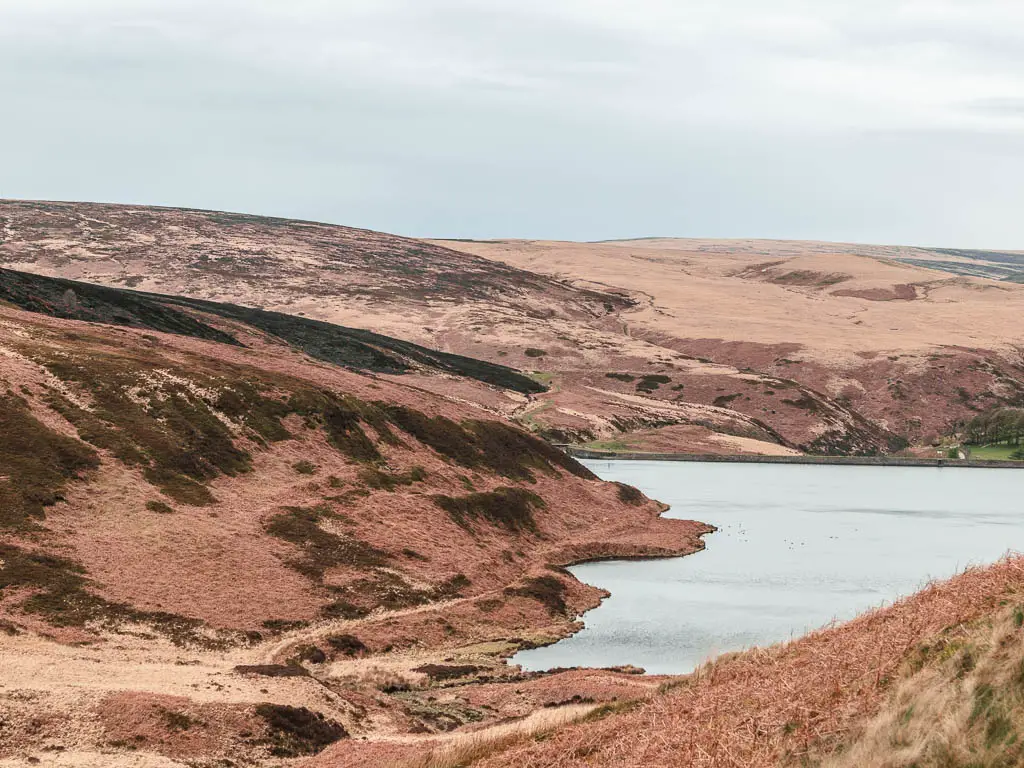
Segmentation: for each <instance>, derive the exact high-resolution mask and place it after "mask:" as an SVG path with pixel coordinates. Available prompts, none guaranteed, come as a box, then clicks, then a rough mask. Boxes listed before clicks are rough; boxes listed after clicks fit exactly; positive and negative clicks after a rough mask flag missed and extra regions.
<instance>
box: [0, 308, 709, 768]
mask: <svg viewBox="0 0 1024 768" xmlns="http://www.w3.org/2000/svg"><path fill="white" fill-rule="evenodd" d="M76 301H77V300H76ZM197 317H198V315H197ZM200 319H201V320H202V321H203V322H205V323H213V324H214V325H217V327H218V328H220V329H221V330H223V331H224V332H228V331H230V333H231V334H232V335H233V336H234V338H235V339H237V340H238V341H239V342H240V343H239V344H226V343H218V342H216V341H211V340H205V339H202V338H194V337H191V336H187V335H181V334H172V333H161V332H156V331H151V330H147V329H146V328H127V327H114V326H110V325H104V324H100V323H87V322H80V321H74V320H67V319H58V318H52V317H48V316H45V315H42V314H36V313H29V312H25V311H20V310H16V309H12V308H10V307H9V306H6V305H4V304H2V303H0V436H2V439H0V666H2V669H3V675H2V676H0V760H5V759H7V760H10V761H12V762H11V764H14V765H29V764H36V763H37V762H38V761H40V760H42V761H43V762H44V763H47V764H54V765H59V764H66V765H76V766H91V765H95V766H107V765H133V766H148V765H153V766H165V765H185V764H186V763H187V762H188V761H199V762H200V763H201V764H213V763H215V762H216V761H220V760H231V761H236V764H245V765H262V764H278V763H279V762H280V759H281V758H287V757H296V756H302V755H308V754H313V753H316V752H318V751H320V750H322V749H323V748H325V747H326V746H327V745H328V744H330V743H334V742H338V741H339V740H340V741H341V742H342V743H343V744H344V745H347V744H349V742H351V741H354V740H356V739H359V738H361V737H368V738H371V739H381V738H393V739H399V738H405V737H408V736H409V735H410V734H416V733H428V734H429V733H433V732H436V731H445V730H448V729H452V728H457V727H459V726H462V725H463V724H465V723H470V722H487V721H489V720H492V719H495V718H501V717H505V716H508V714H509V709H508V708H509V707H510V706H519V707H527V708H529V707H531V706H537V707H539V706H542V704H543V703H545V698H544V697H545V696H546V695H547V694H545V692H544V689H542V688H541V689H537V691H536V692H535V693H529V692H528V693H527V694H525V695H523V696H519V695H517V696H514V697H510V696H504V695H501V694H499V693H496V694H495V695H494V703H491V704H486V705H485V700H482V701H481V702H479V703H477V704H471V703H460V702H449V703H443V702H442V703H437V702H436V701H435V700H436V699H437V695H436V694H435V693H434V690H435V688H440V687H443V686H444V685H448V684H449V683H448V681H449V680H451V679H460V678H461V679H467V678H473V677H477V676H483V677H489V678H492V682H491V685H492V686H494V687H496V688H497V689H498V690H499V691H500V690H503V689H502V686H503V685H515V686H517V687H518V686H519V685H522V684H525V683H529V680H525V681H524V680H519V679H518V677H517V675H516V674H515V673H514V671H510V670H509V669H508V668H507V667H505V666H504V664H503V663H502V661H501V660H502V657H503V656H504V655H507V654H510V653H513V652H514V651H515V650H516V649H517V648H519V647H522V646H528V645H530V644H531V643H535V642H544V641H548V640H551V639H554V638H557V637H560V636H562V635H564V634H566V633H568V632H571V631H573V630H574V628H576V624H575V623H574V619H575V617H576V615H577V614H578V613H579V612H581V611H582V610H584V609H586V608H588V607H591V606H593V605H595V604H596V602H597V600H598V599H599V598H600V596H601V594H600V592H599V591H598V590H595V589H592V588H589V587H586V586H584V585H582V584H580V583H579V582H577V581H576V580H575V579H573V578H572V577H571V576H569V575H568V574H567V573H566V572H565V571H563V570H562V569H561V568H560V567H559V566H560V565H562V564H566V563H569V562H573V561H576V560H581V559H586V558H590V557H597V556H619V555H627V556H628V555H640V554H669V553H685V552H689V551H692V550H694V549H695V548H699V547H700V546H701V543H700V541H699V536H700V535H701V534H702V533H704V532H706V531H707V530H708V529H707V528H706V527H705V526H703V525H701V524H697V523H687V522H678V521H668V520H662V519H660V518H659V517H658V515H659V512H660V509H661V507H660V506H659V505H657V504H655V503H654V502H651V501H649V500H646V499H643V498H640V499H634V498H633V497H632V496H629V495H628V494H624V492H623V491H622V489H620V488H619V487H617V486H616V485H614V484H610V483H603V482H600V481H598V480H596V479H594V478H593V477H592V475H590V473H589V472H588V471H587V470H585V469H584V468H583V467H581V466H580V465H578V464H576V463H575V462H574V461H572V460H571V459H568V457H566V456H565V455H564V454H562V453H561V452H560V451H557V450H556V449H554V448H552V447H550V446H549V445H548V444H546V443H544V442H543V441H540V440H538V439H536V438H533V437H531V436H529V435H527V434H526V433H524V432H522V431H521V430H519V429H517V428H515V427H513V426H512V425H510V424H509V423H508V422H506V421H504V420H503V419H502V418H501V417H500V415H498V414H497V413H496V412H495V411H492V410H486V409H484V408H482V407H481V406H478V405H476V406H474V405H467V404H465V403H463V402H460V400H459V397H458V390H457V389H456V390H455V391H456V396H455V397H453V398H444V397H441V396H438V395H434V394H431V393H430V392H429V391H428V388H427V387H426V386H424V385H425V384H431V383H434V382H444V381H447V382H450V383H452V384H458V379H455V378H453V377H452V376H451V375H441V374H438V373H436V372H431V371H411V372H409V373H406V374H404V375H401V376H397V375H396V376H384V375H375V374H371V373H359V372H356V371H354V370H346V369H343V368H341V367H338V366H335V365H331V364H329V363H326V362H323V361H318V360H314V359H311V358H309V357H307V356H305V355H304V354H301V353H300V352H299V351H298V350H296V349H294V348H290V347H288V346H286V345H283V344H282V343H281V342H280V340H278V339H274V338H270V337H268V336H266V335H265V334H263V333H261V332H258V331H256V330H254V329H251V328H248V329H247V328H246V327H245V326H243V325H242V324H240V323H237V322H232V323H226V322H224V321H222V319H221V318H216V317H212V316H203V317H201V318H200ZM211 327H212V326H211ZM476 387H477V388H478V389H479V391H483V389H484V388H485V387H484V385H483V384H480V383H479V382H477V384H476ZM434 388H437V389H441V388H443V386H442V385H441V384H434ZM490 389H491V391H492V393H493V397H494V399H495V400H499V399H500V398H502V397H504V395H503V394H502V393H501V392H500V391H499V390H497V388H494V387H492V388H490ZM474 391H476V390H474ZM608 677H609V679H610V678H614V677H615V675H614V674H611V673H610V674H609V676H608ZM620 677H628V676H620ZM558 687H559V688H560V689H561V692H563V693H566V692H567V693H566V698H571V697H572V696H573V695H577V696H580V697H586V698H588V699H593V700H595V701H601V700H606V699H607V698H609V697H610V696H613V695H620V694H621V693H622V691H623V690H632V689H634V688H635V689H636V691H637V692H638V693H643V687H642V686H634V685H632V684H631V683H628V682H623V683H622V684H617V683H615V682H614V680H610V682H606V681H603V680H593V679H591V678H588V677H578V678H573V677H572V675H569V677H568V678H567V679H566V681H565V682H564V683H561V684H559V685H558ZM527 689H528V691H529V690H532V689H530V688H529V686H527ZM612 691H616V692H614V693H613V692H612ZM558 701H561V699H559V700H558ZM339 748H340V749H343V750H344V749H345V747H343V746H342V747H339ZM204 761H206V762H204ZM211 761H212V762H211ZM188 764H194V763H188Z"/></svg>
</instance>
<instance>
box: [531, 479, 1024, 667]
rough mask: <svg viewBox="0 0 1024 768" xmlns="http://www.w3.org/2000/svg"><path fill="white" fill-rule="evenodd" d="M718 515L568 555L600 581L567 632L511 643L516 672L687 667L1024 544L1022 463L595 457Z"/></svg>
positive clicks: (676, 511)
mask: <svg viewBox="0 0 1024 768" xmlns="http://www.w3.org/2000/svg"><path fill="white" fill-rule="evenodd" d="M585 463H586V464H587V466H588V467H590V469H592V470H593V471H594V472H596V473H597V474H598V475H600V476H601V477H602V478H604V479H606V480H619V481H621V482H624V483H630V484H631V485H635V486H637V487H638V488H640V489H642V490H643V491H644V492H645V493H646V494H647V495H648V496H650V497H651V498H654V499H659V500H661V501H664V502H666V503H667V504H670V505H671V506H672V508H671V509H670V510H669V511H668V512H667V513H665V516H666V517H677V518H684V519H692V520H701V521H704V522H706V523H711V524H712V525H716V526H718V528H719V530H718V532H717V533H713V534H709V535H708V536H707V537H705V542H706V543H707V549H706V550H705V551H703V552H699V553H697V554H695V555H691V556H689V557H683V558H672V559H669V560H650V561H641V562H635V561H634V562H605V563H591V564H587V565H581V566H578V567H575V568H573V569H572V572H573V573H574V574H575V575H576V577H577V578H579V579H581V580H582V581H585V582H587V583H588V584H594V585H597V586H600V587H604V588H605V589H607V590H609V591H610V592H611V593H612V596H611V597H610V598H609V599H608V600H606V601H605V602H604V603H603V604H602V606H601V607H600V608H597V609H595V610H594V611H591V612H589V613H587V614H586V616H585V617H584V620H585V622H586V628H585V629H584V630H583V631H582V632H580V633H578V634H577V635H575V636H574V637H571V638H569V639H566V640H563V641H562V642H559V643H556V644H555V645H552V646H548V647H547V648H537V649H533V650H530V651H524V652H522V653H519V654H517V655H516V657H515V658H514V659H513V662H514V663H519V664H522V665H523V667H524V668H525V669H528V670H543V669H549V668H551V667H570V666H588V667H605V666H613V665H618V664H635V665H637V666H641V667H644V668H645V669H647V671H648V672H652V673H684V672H689V671H691V670H692V669H693V668H694V667H695V666H697V665H699V664H700V663H702V662H703V661H706V660H707V659H708V658H709V657H711V656H714V655H716V654H718V653H722V652H725V651H733V650H739V649H742V648H747V647H750V646H752V645H769V644H771V643H774V642H777V641H780V640H788V639H790V638H791V637H793V636H797V635H801V634H803V633H804V632H806V631H807V630H809V629H813V628H816V627H820V626H822V625H824V624H827V623H829V622H830V621H832V620H833V619H839V620H843V619H848V618H851V617H853V616H854V615H856V614H857V613H860V612H861V611H863V610H865V609H867V608H871V607H874V606H877V605H881V604H883V603H886V602H891V601H892V600H893V599H894V598H896V597H898V596H900V595H906V594H909V593H911V592H914V591H915V590H917V589H918V588H919V587H920V586H921V585H922V584H924V583H925V582H926V581H928V580H929V579H932V578H939V577H947V576H951V575H953V574H954V573H956V572H958V571H960V570H962V569H963V568H964V567H966V566H967V565H971V564H980V563H989V562H992V561H994V560H997V559H998V558H999V557H1001V556H1002V555H1003V554H1005V553H1006V552H1007V551H1009V550H1024V512H1022V510H1021V509H1020V493H1021V490H1022V489H1024V471H1015V470H1012V469H954V468H943V469H937V468H918V467H847V466H807V465H785V464H698V463H685V462H656V461H649V462H648V461H644V462H639V461H618V462H610V461H591V462H585Z"/></svg>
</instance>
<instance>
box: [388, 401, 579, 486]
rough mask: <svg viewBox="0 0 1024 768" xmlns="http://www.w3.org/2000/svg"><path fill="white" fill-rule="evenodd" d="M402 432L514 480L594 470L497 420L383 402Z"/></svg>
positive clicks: (448, 455) (465, 464)
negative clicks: (460, 417) (450, 415)
mask: <svg viewBox="0 0 1024 768" xmlns="http://www.w3.org/2000/svg"><path fill="white" fill-rule="evenodd" d="M382 408H383V410H384V411H385V412H386V413H387V416H388V418H389V419H390V420H391V421H392V422H393V423H394V424H395V425H396V426H398V428H399V429H401V430H402V431H403V432H405V433H407V434H409V435H411V436H412V437H414V438H416V439H417V440H418V441H419V442H421V443H423V444H424V445H426V446H428V447H430V448H432V449H433V450H434V451H436V452H437V453H439V454H440V455H441V456H443V457H445V458H446V459H449V460H450V461H453V462H455V463H456V464H459V465H460V466H463V467H466V468H469V469H487V470H490V471H492V472H496V473H497V474H499V475H502V476H503V477H506V478H508V479H510V480H528V481H532V480H535V479H536V478H535V476H534V471H540V472H544V473H546V474H555V468H560V469H563V470H565V471H567V472H569V473H570V474H573V475H576V476H577V477H582V478H585V479H588V480H593V479H595V478H596V475H594V474H593V473H592V472H591V471H590V470H588V469H587V468H586V467H584V466H583V465H582V464H580V463H579V462H578V461H576V460H575V459H573V458H572V457H571V456H569V455H568V454H566V453H565V452H564V451H561V450H559V449H558V448H556V447H554V446H553V445H551V444H550V443H548V442H545V441H544V440H541V439H539V438H537V437H534V436H533V435H530V434H528V433H526V432H524V431H523V430H521V429H518V428H516V427H513V426H511V425H509V424H503V423H501V422H498V421H482V420H467V421H464V422H462V423H461V424H459V423H457V422H455V421H452V420H451V419H448V418H446V417H444V416H427V415H426V414H424V413H421V412H420V411H417V410H415V409H412V408H407V407H404V406H397V405H382Z"/></svg>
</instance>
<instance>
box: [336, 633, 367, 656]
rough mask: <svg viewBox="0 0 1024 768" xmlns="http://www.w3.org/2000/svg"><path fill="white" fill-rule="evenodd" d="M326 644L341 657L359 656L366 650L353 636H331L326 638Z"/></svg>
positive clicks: (361, 642) (360, 641)
mask: <svg viewBox="0 0 1024 768" xmlns="http://www.w3.org/2000/svg"><path fill="white" fill-rule="evenodd" d="M327 644H328V645H329V646H330V647H331V649H332V650H333V651H335V653H338V654H341V655H342V656H360V655H362V654H364V653H366V652H367V650H368V649H367V647H366V646H365V645H364V644H363V641H362V640H360V639H359V638H358V637H356V636H355V635H331V636H330V637H328V638H327Z"/></svg>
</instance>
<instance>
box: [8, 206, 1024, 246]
mask: <svg viewBox="0 0 1024 768" xmlns="http://www.w3.org/2000/svg"><path fill="white" fill-rule="evenodd" d="M5 203H38V204H49V205H104V206H110V207H118V208H151V209H159V210H167V211H186V212H189V213H218V214H225V215H228V216H248V217H253V218H260V219H267V220H277V221H290V222H294V223H296V224H316V225H320V226H328V227H344V228H346V229H355V230H362V231H364V232H376V233H381V234H388V235H392V236H395V237H404V238H408V239H410V240H433V241H446V242H453V243H460V242H461V243H502V242H558V243H577V244H580V245H600V244H602V243H629V242H644V241H651V240H714V241H720V242H737V241H741V242H765V243H822V244H826V245H856V246H874V247H882V248H915V249H920V250H936V249H941V250H962V251H975V252H982V253H994V254H999V253H1008V254H1014V255H1020V254H1024V248H1002V247H992V246H986V247H982V246H963V245H955V246H953V245H914V244H910V243H891V242H890V243H886V242H870V241H866V240H842V239H840V240H829V239H822V238H817V237H805V238H801V237H760V236H728V237H725V236H701V235H641V236H635V237H609V238H599V239H596V240H571V239H566V238H559V237H553V238H552V237H507V236H505V237H501V236H497V237H445V236H436V235H408V234H401V233H399V232H396V231H394V230H388V229H374V228H371V227H364V226H357V225H353V224H341V223H338V222H334V221H324V220H320V219H305V218H296V217H294V216H281V215H276V214H267V213H252V212H249V211H240V210H226V209H222V208H202V207H195V206H189V205H170V204H161V203H125V202H116V201H109V200H60V199H47V198H21V197H3V196H0V205H2V204H5Z"/></svg>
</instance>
